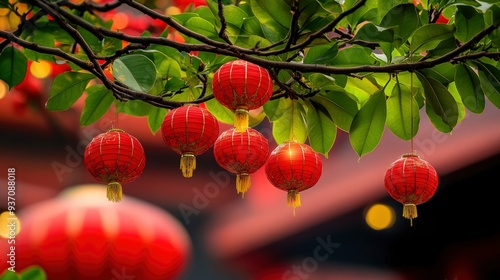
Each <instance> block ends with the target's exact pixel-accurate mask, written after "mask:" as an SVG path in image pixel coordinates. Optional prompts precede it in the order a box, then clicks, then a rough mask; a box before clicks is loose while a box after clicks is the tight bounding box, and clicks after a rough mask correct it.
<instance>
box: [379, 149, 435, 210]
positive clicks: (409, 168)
mask: <svg viewBox="0 0 500 280" xmlns="http://www.w3.org/2000/svg"><path fill="white" fill-rule="evenodd" d="M438 182H439V179H438V175H437V173H436V170H435V169H434V167H432V165H430V164H429V163H428V162H427V161H425V160H423V159H421V158H420V157H419V156H418V155H416V154H405V155H403V156H402V157H401V158H400V159H398V160H396V161H395V162H393V163H392V164H391V165H390V167H389V168H388V169H387V172H386V174H385V179H384V185H385V188H386V190H387V192H388V193H389V195H390V196H391V197H392V198H394V199H395V200H397V201H399V202H400V203H403V204H415V205H419V204H422V203H424V202H426V201H428V200H429V199H430V198H431V197H432V196H433V195H434V193H435V192H436V189H437V186H438Z"/></svg>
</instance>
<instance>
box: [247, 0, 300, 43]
mask: <svg viewBox="0 0 500 280" xmlns="http://www.w3.org/2000/svg"><path fill="white" fill-rule="evenodd" d="M249 2H250V7H251V8H252V13H253V14H254V15H255V17H256V18H257V19H258V20H259V22H260V24H261V28H262V31H263V33H264V36H265V37H266V39H268V40H269V41H271V42H277V41H279V40H281V39H283V38H285V36H286V35H287V34H288V29H289V27H290V22H291V20H290V19H291V14H290V6H289V5H288V4H287V3H286V2H285V1H284V0H274V1H269V0H250V1H249Z"/></svg>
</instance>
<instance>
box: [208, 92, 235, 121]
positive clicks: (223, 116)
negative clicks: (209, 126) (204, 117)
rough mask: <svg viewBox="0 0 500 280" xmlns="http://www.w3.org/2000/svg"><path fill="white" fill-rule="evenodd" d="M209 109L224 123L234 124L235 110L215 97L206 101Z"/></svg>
mask: <svg viewBox="0 0 500 280" xmlns="http://www.w3.org/2000/svg"><path fill="white" fill-rule="evenodd" d="M205 105H206V106H207V109H208V111H210V113H212V115H214V117H215V118H216V119H217V120H219V121H220V122H222V123H225V124H234V112H233V111H232V110H230V109H228V108H227V107H224V106H223V105H222V104H220V103H219V101H217V100H216V99H215V98H212V99H210V100H209V101H207V102H205Z"/></svg>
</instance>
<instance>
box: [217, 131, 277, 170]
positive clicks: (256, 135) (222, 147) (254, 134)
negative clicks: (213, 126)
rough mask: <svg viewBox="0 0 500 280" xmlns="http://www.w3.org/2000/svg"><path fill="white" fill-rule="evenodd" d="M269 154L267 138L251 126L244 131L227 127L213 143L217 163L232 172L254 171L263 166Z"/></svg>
mask: <svg viewBox="0 0 500 280" xmlns="http://www.w3.org/2000/svg"><path fill="white" fill-rule="evenodd" d="M268 156H269V145H268V141H267V139H266V138H265V137H264V135H262V134H261V133H260V132H258V131H257V130H255V129H253V128H247V131H246V132H238V131H237V130H236V129H234V128H233V129H229V130H226V131H224V132H222V133H221V135H220V136H219V137H218V138H217V140H216V141H215V144H214V157H215V160H216V161H217V163H218V164H219V165H220V166H221V167H222V168H224V169H225V170H227V171H229V172H232V173H254V172H256V171H257V170H259V168H261V167H262V166H264V164H265V163H266V161H267V158H268Z"/></svg>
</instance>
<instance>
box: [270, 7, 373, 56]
mask: <svg viewBox="0 0 500 280" xmlns="http://www.w3.org/2000/svg"><path fill="white" fill-rule="evenodd" d="M365 2H366V0H359V2H357V3H356V4H354V5H353V6H352V7H351V8H350V9H349V10H346V11H344V12H342V13H341V14H339V15H338V16H337V17H336V18H335V19H334V20H333V21H332V22H330V23H329V24H327V25H326V26H325V27H323V28H321V29H320V30H318V31H316V32H314V33H312V34H311V35H309V36H308V37H307V38H306V39H305V40H304V41H302V42H301V43H299V44H297V45H294V46H293V47H291V48H290V49H287V51H290V50H300V49H303V48H305V47H307V46H309V44H311V43H312V42H313V41H314V40H316V39H319V38H321V37H323V36H324V35H325V34H327V33H328V32H330V31H331V30H333V28H334V27H335V26H337V24H339V22H340V21H342V20H343V19H344V18H345V17H347V16H348V15H350V14H352V13H354V12H355V11H357V10H358V9H359V8H361V7H362V6H363V5H364V4H365ZM282 52H283V50H275V51H269V52H263V53H261V54H260V55H263V56H268V55H277V54H280V53H282Z"/></svg>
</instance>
